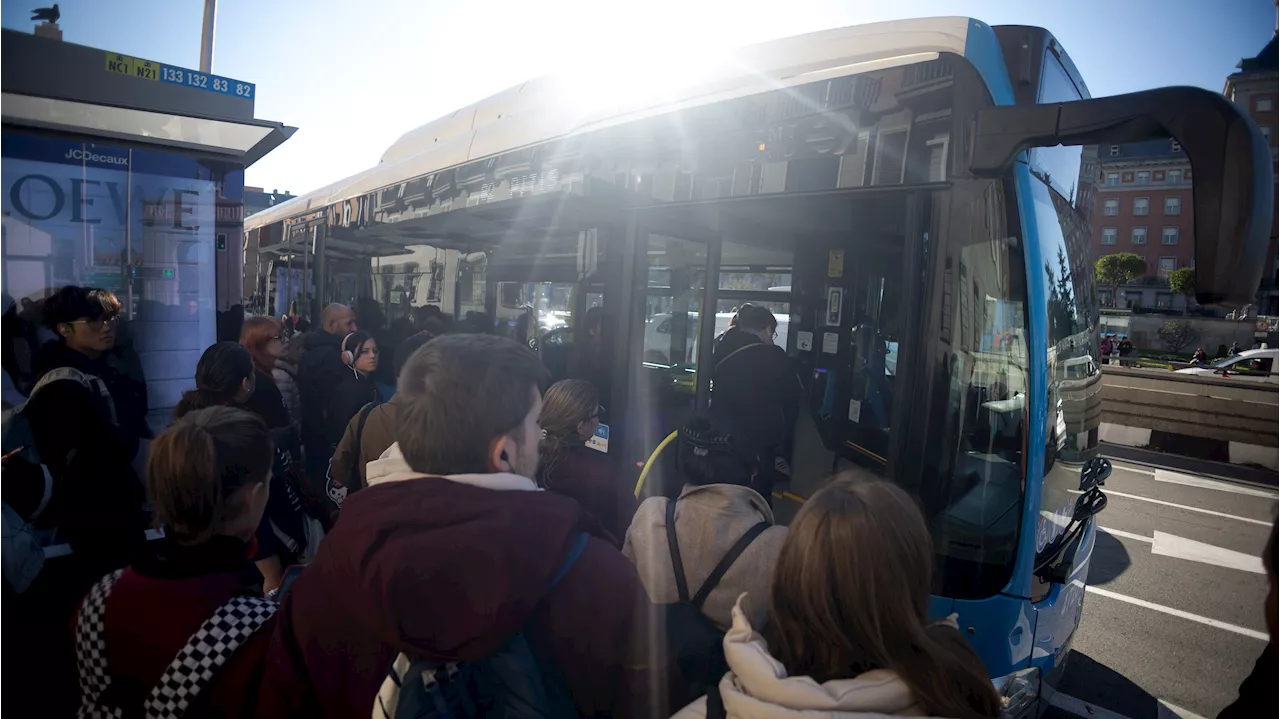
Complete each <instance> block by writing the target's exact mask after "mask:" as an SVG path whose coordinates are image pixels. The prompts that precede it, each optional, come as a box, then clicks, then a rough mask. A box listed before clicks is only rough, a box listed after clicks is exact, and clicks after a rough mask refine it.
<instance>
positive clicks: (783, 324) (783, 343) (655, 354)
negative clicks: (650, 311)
mask: <svg viewBox="0 0 1280 719" xmlns="http://www.w3.org/2000/svg"><path fill="white" fill-rule="evenodd" d="M731 319H733V313H732V312H719V313H717V314H716V329H715V334H714V335H713V336H715V337H719V336H720V335H722V334H724V332H725V330H727V329H729V321H730V320H731ZM777 320H778V336H777V338H776V339H774V341H773V343H774V344H775V345H777V346H779V347H781V348H783V349H784V350H785V349H786V348H787V328H788V327H790V326H791V316H790V315H777ZM671 327H672V322H671V314H670V313H666V312H664V313H662V314H656V315H654V316H653V317H650V318H649V321H648V322H647V323H646V324H645V328H644V361H645V362H656V363H658V364H671V362H670V359H669V358H668V357H667V353H668V352H670V351H671ZM685 331H686V332H687V333H688V336H689V340H688V344H686V345H685V353H686V355H687V356H686V357H685V364H693V363H694V358H695V357H697V356H698V337H697V334H698V315H697V313H694V312H690V313H689V323H688V325H687V326H686V328H685Z"/></svg>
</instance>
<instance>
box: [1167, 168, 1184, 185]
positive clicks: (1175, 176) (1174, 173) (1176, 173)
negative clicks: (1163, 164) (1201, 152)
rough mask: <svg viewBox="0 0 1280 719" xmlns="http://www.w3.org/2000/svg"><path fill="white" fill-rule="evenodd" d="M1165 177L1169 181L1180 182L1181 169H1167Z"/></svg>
mask: <svg viewBox="0 0 1280 719" xmlns="http://www.w3.org/2000/svg"><path fill="white" fill-rule="evenodd" d="M1165 177H1167V178H1169V182H1170V183H1175V184H1176V183H1179V182H1182V170H1169V172H1168V174H1167V175H1165Z"/></svg>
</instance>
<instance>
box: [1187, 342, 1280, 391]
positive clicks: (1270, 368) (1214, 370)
mask: <svg viewBox="0 0 1280 719" xmlns="http://www.w3.org/2000/svg"><path fill="white" fill-rule="evenodd" d="M1277 355H1280V349H1261V350H1245V351H1244V352H1241V353H1240V354H1238V355H1236V356H1235V357H1228V358H1226V359H1223V360H1218V361H1217V362H1215V363H1213V364H1211V365H1208V366H1206V367H1188V368H1186V369H1180V370H1178V374H1195V375H1207V376H1213V375H1218V376H1220V377H1224V378H1228V379H1239V380H1245V381H1249V382H1270V383H1271V384H1277V374H1276V369H1277V368H1276V366H1275V364H1276V357H1277Z"/></svg>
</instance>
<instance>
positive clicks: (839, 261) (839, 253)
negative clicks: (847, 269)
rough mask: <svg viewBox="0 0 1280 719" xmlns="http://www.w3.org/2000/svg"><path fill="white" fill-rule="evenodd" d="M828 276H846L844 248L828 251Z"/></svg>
mask: <svg viewBox="0 0 1280 719" xmlns="http://www.w3.org/2000/svg"><path fill="white" fill-rule="evenodd" d="M827 277H844V250H832V251H830V252H828V253H827Z"/></svg>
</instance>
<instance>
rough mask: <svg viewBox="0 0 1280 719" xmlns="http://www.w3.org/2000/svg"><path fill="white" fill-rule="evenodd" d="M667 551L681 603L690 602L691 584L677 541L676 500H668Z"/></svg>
mask: <svg viewBox="0 0 1280 719" xmlns="http://www.w3.org/2000/svg"><path fill="white" fill-rule="evenodd" d="M667 550H668V551H669V552H670V553H671V568H672V569H673V570H675V573H676V592H677V593H678V594H679V595H680V601H682V602H687V601H689V582H688V580H686V579H685V577H684V562H683V561H681V559H680V542H679V540H678V539H676V500H674V499H668V500H667Z"/></svg>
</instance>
